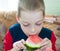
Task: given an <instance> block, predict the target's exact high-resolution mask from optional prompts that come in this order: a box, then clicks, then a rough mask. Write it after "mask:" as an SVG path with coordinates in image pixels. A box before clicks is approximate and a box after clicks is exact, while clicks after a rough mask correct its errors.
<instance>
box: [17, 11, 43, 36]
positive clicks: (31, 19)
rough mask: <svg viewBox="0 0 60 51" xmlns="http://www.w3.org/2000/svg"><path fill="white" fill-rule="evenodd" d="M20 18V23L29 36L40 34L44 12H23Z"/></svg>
mask: <svg viewBox="0 0 60 51" xmlns="http://www.w3.org/2000/svg"><path fill="white" fill-rule="evenodd" d="M20 16H21V17H20V18H19V19H18V22H19V23H20V25H21V28H22V30H23V32H24V33H25V34H26V35H27V36H29V35H34V34H37V35H38V34H39V33H40V31H41V29H42V23H43V12H42V11H40V10H39V11H21V13H20Z"/></svg>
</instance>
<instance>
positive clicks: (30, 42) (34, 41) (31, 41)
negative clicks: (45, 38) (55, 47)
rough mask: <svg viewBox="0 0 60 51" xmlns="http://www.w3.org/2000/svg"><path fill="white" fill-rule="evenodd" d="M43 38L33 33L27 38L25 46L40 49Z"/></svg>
mask: <svg viewBox="0 0 60 51" xmlns="http://www.w3.org/2000/svg"><path fill="white" fill-rule="evenodd" d="M41 41H42V39H41V38H40V37H39V36H37V35H31V36H29V37H28V38H27V40H26V44H25V46H26V47H27V48H28V49H38V48H40V47H41V46H40V42H41Z"/></svg>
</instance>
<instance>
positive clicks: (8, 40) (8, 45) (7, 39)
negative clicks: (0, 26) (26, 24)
mask: <svg viewBox="0 0 60 51" xmlns="http://www.w3.org/2000/svg"><path fill="white" fill-rule="evenodd" d="M3 43H4V51H8V50H10V49H12V47H13V45H12V37H11V34H10V32H9V31H7V33H6V36H5V38H4V42H3Z"/></svg>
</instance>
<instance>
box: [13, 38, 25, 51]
mask: <svg viewBox="0 0 60 51" xmlns="http://www.w3.org/2000/svg"><path fill="white" fill-rule="evenodd" d="M24 44H25V41H24V39H22V40H20V41H17V42H15V43H14V44H13V48H14V49H16V50H17V51H19V50H21V49H26V47H25V46H24Z"/></svg>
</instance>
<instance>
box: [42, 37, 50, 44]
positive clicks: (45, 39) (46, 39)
mask: <svg viewBox="0 0 60 51" xmlns="http://www.w3.org/2000/svg"><path fill="white" fill-rule="evenodd" d="M48 40H49V39H48V38H44V39H43V40H42V42H41V44H43V43H45V42H46V41H48Z"/></svg>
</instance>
